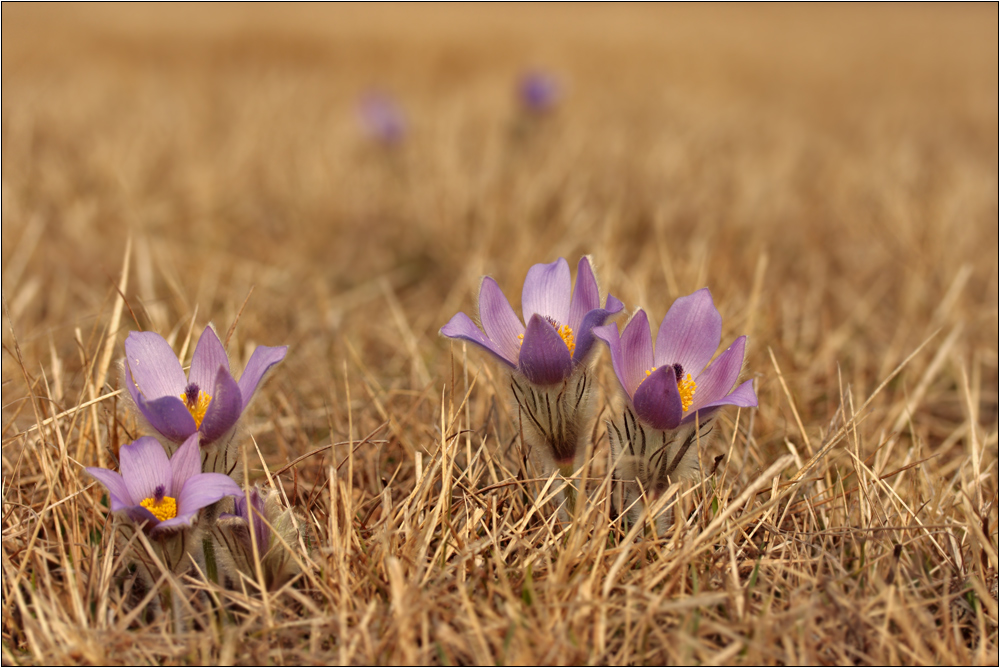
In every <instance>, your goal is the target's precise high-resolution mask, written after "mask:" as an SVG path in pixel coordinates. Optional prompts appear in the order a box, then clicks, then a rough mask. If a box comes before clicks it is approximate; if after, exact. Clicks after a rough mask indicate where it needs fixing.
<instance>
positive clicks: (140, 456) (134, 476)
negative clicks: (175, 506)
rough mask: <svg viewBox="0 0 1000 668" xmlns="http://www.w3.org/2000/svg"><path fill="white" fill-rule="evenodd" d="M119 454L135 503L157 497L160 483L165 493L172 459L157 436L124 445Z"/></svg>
mask: <svg viewBox="0 0 1000 668" xmlns="http://www.w3.org/2000/svg"><path fill="white" fill-rule="evenodd" d="M178 401H180V399H178ZM119 455H120V463H121V470H122V478H123V479H124V481H125V487H126V489H128V495H129V497H130V498H131V499H132V501H133V502H134V503H136V504H139V503H141V502H142V501H144V500H145V499H149V498H152V497H154V496H155V495H156V488H157V487H160V486H162V487H163V490H164V493H166V491H167V490H169V489H170V482H171V481H170V460H169V459H167V453H165V452H164V451H163V446H162V445H160V442H159V441H157V440H156V439H155V438H153V437H152V436H143V437H142V438H140V439H138V440H136V441H134V442H132V443H129V444H128V445H124V446H122V449H121V452H120V453H119Z"/></svg>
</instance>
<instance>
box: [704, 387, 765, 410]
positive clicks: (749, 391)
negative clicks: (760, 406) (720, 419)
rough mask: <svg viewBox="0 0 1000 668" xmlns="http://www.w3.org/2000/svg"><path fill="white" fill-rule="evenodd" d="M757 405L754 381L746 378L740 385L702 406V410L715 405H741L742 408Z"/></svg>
mask: <svg viewBox="0 0 1000 668" xmlns="http://www.w3.org/2000/svg"><path fill="white" fill-rule="evenodd" d="M756 405H757V394H756V392H754V391H753V381H752V380H745V381H743V382H742V383H740V386H739V387H737V388H736V389H735V390H733V391H732V392H730V393H729V394H727V395H726V396H725V397H723V398H722V399H719V400H718V401H713V402H712V403H710V404H707V405H705V406H702V407H701V409H700V410H702V411H704V410H705V409H706V408H712V407H713V406H740V407H741V408H751V407H753V406H756Z"/></svg>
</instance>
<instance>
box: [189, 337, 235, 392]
mask: <svg viewBox="0 0 1000 668" xmlns="http://www.w3.org/2000/svg"><path fill="white" fill-rule="evenodd" d="M220 366H222V367H225V369H226V371H229V355H227V354H226V349H225V348H224V347H223V345H222V341H220V340H219V335H218V334H216V333H215V330H214V329H212V328H211V327H206V328H205V331H203V332H202V333H201V338H199V339H198V345H197V346H195V349H194V355H193V356H192V357H191V370H190V371H188V382H189V383H194V384H195V385H197V386H198V389H200V390H202V391H204V392H208V391H209V388H210V387H212V385H213V383H214V382H215V372H216V371H217V370H218V368H219V367H220Z"/></svg>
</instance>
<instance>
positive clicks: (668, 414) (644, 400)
mask: <svg viewBox="0 0 1000 668" xmlns="http://www.w3.org/2000/svg"><path fill="white" fill-rule="evenodd" d="M632 405H633V406H635V414H636V415H637V416H638V417H639V419H640V420H642V421H643V422H645V423H646V424H648V425H649V426H651V427H653V428H654V429H673V428H674V427H676V426H677V425H679V424H680V423H681V417H682V415H683V413H684V410H683V408H682V407H681V395H680V392H678V390H677V373H676V372H675V371H674V368H673V367H671V366H661V367H660V368H658V369H657V370H656V371H654V372H653V373H652V374H650V375H649V376H648V377H647V378H646V380H644V381H642V382H641V383H640V384H639V387H638V388H637V389H636V391H635V396H633V397H632Z"/></svg>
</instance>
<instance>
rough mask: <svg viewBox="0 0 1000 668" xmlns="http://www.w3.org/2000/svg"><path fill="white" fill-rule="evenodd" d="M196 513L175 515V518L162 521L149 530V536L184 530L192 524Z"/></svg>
mask: <svg viewBox="0 0 1000 668" xmlns="http://www.w3.org/2000/svg"><path fill="white" fill-rule="evenodd" d="M197 514H198V511H194V512H192V513H177V516H176V517H171V518H170V519H169V520H164V521H163V522H160V523H159V524H157V525H156V526H154V527H153V528H152V530H150V534H153V535H157V534H163V533H174V532H177V531H180V530H181V529H185V528H187V527H189V526H191V525H192V524H194V518H195V515H197Z"/></svg>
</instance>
